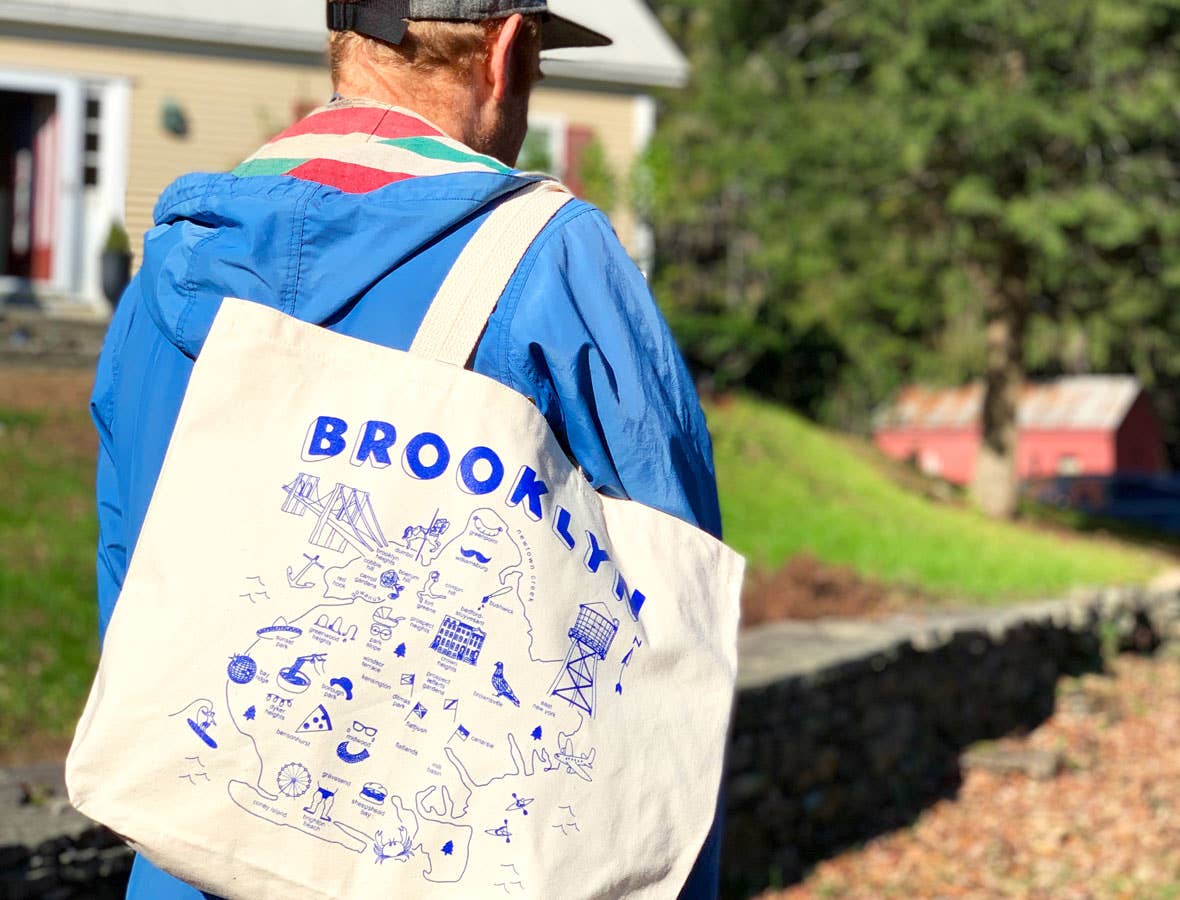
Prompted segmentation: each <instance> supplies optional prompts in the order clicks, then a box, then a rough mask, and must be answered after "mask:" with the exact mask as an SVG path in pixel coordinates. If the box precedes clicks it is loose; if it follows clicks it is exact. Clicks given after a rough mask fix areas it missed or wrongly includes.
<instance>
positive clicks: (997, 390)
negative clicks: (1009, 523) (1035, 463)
mask: <svg viewBox="0 0 1180 900" xmlns="http://www.w3.org/2000/svg"><path fill="white" fill-rule="evenodd" d="M1026 272H1027V269H1026V266H1024V265H1023V258H1022V257H1021V255H1020V254H1019V253H1015V254H1012V255H1011V256H1010V257H1009V258H1008V259H1006V260H1005V265H1004V266H1003V267H1002V274H1001V276H1000V278H999V280H998V283H996V281H995V280H993V279H992V278H990V277H989V276H988V275H987V274H985V273H984V272H983V271H982V270H981V269H979V268H976V269H975V271H974V272H973V273H972V280H973V281H974V282H975V283H976V287H977V288H979V289H981V291H982V292H983V295H984V298H985V303H986V309H987V328H986V334H985V340H986V342H987V363H986V365H987V369H986V372H985V373H984V388H983V408H982V410H981V422H980V425H981V430H982V434H981V437H982V440H981V442H980V445H979V457H978V459H977V461H976V465H975V478H974V481H973V483H972V486H971V492H972V495H973V496H974V498H975V502H976V503H977V504H978V506H979V508H980V509H981V510H982V511H983V513H984V515H987V516H990V517H991V518H994V519H1011V518H1014V517H1015V515H1016V510H1017V505H1018V501H1019V484H1018V481H1017V473H1016V443H1017V437H1018V423H1017V419H1016V416H1017V411H1018V408H1019V404H1020V394H1021V390H1022V388H1023V387H1024V332H1025V325H1026V324H1027V321H1028V298H1027V294H1026V289H1025V275H1026Z"/></svg>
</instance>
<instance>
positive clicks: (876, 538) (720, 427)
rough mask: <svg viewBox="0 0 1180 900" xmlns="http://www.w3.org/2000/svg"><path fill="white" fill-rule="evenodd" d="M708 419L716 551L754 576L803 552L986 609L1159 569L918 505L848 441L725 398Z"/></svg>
mask: <svg viewBox="0 0 1180 900" xmlns="http://www.w3.org/2000/svg"><path fill="white" fill-rule="evenodd" d="M708 416H709V426H710V429H711V431H712V433H713V439H714V450H715V456H716V461H717V477H718V482H719V485H720V491H721V505H722V513H723V516H724V520H725V530H726V540H727V541H728V542H729V543H730V544H732V545H733V546H734V547H736V548H737V549H738V550H739V551H741V552H742V553H744V554H746V555H747V556H748V557H749V558H750V562H751V564H753V565H755V566H759V567H763V568H772V567H777V566H778V565H781V564H782V563H783V562H785V561H786V560H787V559H788V558H790V557H791V556H792V555H794V554H796V553H799V552H802V551H806V552H808V553H810V554H811V555H813V556H815V557H816V558H818V559H820V560H821V561H823V562H826V563H837V564H845V565H849V566H851V567H852V568H854V569H855V570H856V571H857V572H859V573H860V574H862V575H864V576H866V577H870V578H873V579H876V580H879V581H882V582H885V583H887V584H904V585H908V586H911V587H916V588H919V589H920V590H923V591H926V592H929V593H931V594H935V595H937V596H945V597H948V598H953V599H971V600H978V601H984V602H995V601H1003V600H1010V599H1016V598H1028V597H1045V596H1050V595H1054V594H1058V593H1061V592H1063V591H1066V590H1068V589H1069V588H1071V587H1074V586H1079V585H1107V584H1118V583H1134V582H1142V581H1145V580H1147V579H1148V578H1150V577H1151V575H1152V574H1154V573H1156V572H1158V571H1159V570H1160V569H1161V568H1162V567H1164V566H1165V565H1167V563H1168V560H1167V559H1166V558H1165V557H1163V556H1162V555H1160V554H1158V553H1155V552H1151V551H1148V550H1144V549H1139V548H1137V547H1135V546H1133V545H1128V544H1122V543H1118V542H1115V541H1113V540H1108V539H1103V538H1095V537H1084V536H1075V535H1068V534H1065V533H1064V532H1060V531H1058V532H1051V531H1047V530H1044V529H1039V528H1035V527H1031V526H1027V525H1017V524H1008V523H997V522H991V521H988V520H987V519H985V518H983V517H982V516H980V515H978V514H977V513H975V512H973V511H971V510H969V509H967V508H965V507H964V506H963V505H959V504H953V503H939V502H936V501H933V500H929V499H926V498H924V497H923V496H921V495H920V494H919V493H915V492H912V491H908V490H906V489H904V488H903V487H901V486H900V485H899V484H898V483H897V481H896V480H894V479H891V478H889V477H888V476H887V474H886V472H885V467H884V466H883V465H881V464H879V463H878V462H876V461H875V460H873V458H872V455H871V453H868V452H866V450H865V448H864V447H863V446H858V445H857V443H856V442H855V441H854V440H853V439H851V438H845V437H843V436H840V435H835V434H832V433H830V432H827V431H825V430H823V429H821V428H817V427H816V426H815V425H812V424H810V423H808V422H807V421H805V420H804V419H801V418H800V417H798V416H796V415H793V414H791V413H789V412H786V411H784V410H782V409H780V408H778V407H774V406H771V405H768V404H765V403H760V402H757V401H755V400H752V399H746V398H736V399H734V400H732V401H728V402H726V403H723V404H720V405H713V406H710V407H709V408H708Z"/></svg>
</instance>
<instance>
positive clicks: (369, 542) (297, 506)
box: [283, 472, 389, 552]
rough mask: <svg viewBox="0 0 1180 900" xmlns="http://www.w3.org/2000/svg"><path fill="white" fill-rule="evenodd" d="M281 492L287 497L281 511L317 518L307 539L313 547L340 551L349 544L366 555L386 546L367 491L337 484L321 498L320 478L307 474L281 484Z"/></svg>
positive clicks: (386, 543)
mask: <svg viewBox="0 0 1180 900" xmlns="http://www.w3.org/2000/svg"><path fill="white" fill-rule="evenodd" d="M283 490H284V491H285V492H286V494H287V499H286V500H284V501H283V512H285V513H287V514H288V515H292V516H303V515H305V514H306V513H308V512H310V513H312V514H313V515H314V516H315V517H316V523H315V526H314V527H313V528H312V531H311V537H310V538H309V540H310V542H311V543H312V544H313V545H314V546H316V547H323V548H324V549H325V550H337V551H339V550H343V549H344V548H345V547H347V546H348V545H350V544H351V545H352V546H353V547H355V548H356V549H357V550H360V551H367V552H372V551H374V550H377V549H379V548H381V547H385V546H388V544H389V541H387V540H386V539H385V534H384V532H383V531H382V530H381V525H380V523H378V521H377V513H376V512H375V511H374V510H373V501H372V500H371V499H370V498H369V492H368V491H362V490H358V489H357V488H354V487H349V486H348V485H346V484H337V485H336V487H335V488H334V489H333V490H332V493H331V494H329V495H328V497H327V499H324V498H323V497H321V495H320V479H319V476H318V475H308V474H307V473H306V472H301V473H300V474H299V475H298V476H296V478H295V480H294V481H292V482H291V483H290V484H285V485H283Z"/></svg>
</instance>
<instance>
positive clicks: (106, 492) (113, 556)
mask: <svg viewBox="0 0 1180 900" xmlns="http://www.w3.org/2000/svg"><path fill="white" fill-rule="evenodd" d="M138 283H139V278H138V277H136V278H135V279H133V280H132V282H131V285H129V286H128V288H127V290H126V291H125V292H124V294H123V301H122V302H121V303H120V304H119V306H118V307H117V308H116V310H115V315H114V316H113V318H112V319H111V324H110V327H109V328H108V329H107V336H106V340H105V341H104V342H103V349H102V354H101V355H100V356H99V359H98V368H97V370H96V372H95V376H94V391H93V393H92V394H91V396H90V417H91V419H92V420H93V422H94V427H95V429H96V430H97V431H98V459H97V460H96V471H95V500H96V502H97V507H98V558H97V575H98V634H99V640H100V641H101V640H102V638H103V637H104V636H105V635H106V631H107V626H108V625H109V624H110V621H111V614H112V613H113V612H114V611H115V601H116V600H118V599H119V591H121V590H122V588H123V579H124V578H125V577H126V575H127V538H126V534H125V528H124V509H125V496H124V492H123V490H122V488H121V487H120V480H119V475H118V468H117V466H116V463H115V460H116V458H117V453H116V450H115V436H114V414H115V395H116V382H117V379H118V370H119V355H120V351H121V349H122V345H123V342H124V339H125V337H126V332H127V326H128V324H129V322H130V319H131V306H132V304H131V302H130V301H129V300H128V297H129V296H130V294H131V292H132V290H133V289H134V290H138Z"/></svg>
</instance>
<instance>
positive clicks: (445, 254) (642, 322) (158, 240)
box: [91, 172, 720, 900]
mask: <svg viewBox="0 0 1180 900" xmlns="http://www.w3.org/2000/svg"><path fill="white" fill-rule="evenodd" d="M522 184H523V176H520V175H519V174H516V173H510V174H501V173H496V172H465V173H452V174H446V175H438V176H431V177H419V178H413V179H410V180H406V181H401V182H398V183H395V184H391V185H389V186H387V187H384V188H381V189H380V190H376V191H373V192H370V193H365V194H350V193H346V192H343V191H340V190H338V189H336V188H332V187H327V186H324V185H322V184H318V183H315V182H311V181H303V180H299V179H297V178H292V177H289V176H269V175H268V176H255V177H249V178H242V177H237V176H235V175H231V174H195V175H189V176H186V177H183V178H181V179H180V180H178V181H177V182H175V183H174V184H173V185H172V186H171V187H169V188H168V189H167V190H166V191H165V192H164V194H163V195H162V196H161V198H160V200H159V202H158V204H157V206H156V210H155V221H156V226H155V227H154V228H153V229H152V230H151V231H149V232H148V234H147V236H146V238H145V241H144V256H143V264H142V267H141V269H140V271H139V273H138V274H137V275H136V277H135V278H134V280H133V281H132V283H131V284H130V286H129V287H128V289H127V291H126V293H125V295H124V298H123V300H122V302H121V303H120V304H119V307H118V309H117V312H116V314H115V316H114V319H113V321H112V323H111V326H110V330H109V333H108V336H107V340H106V344H105V347H104V349H103V352H102V356H101V359H100V361H99V366H98V372H97V379H96V384H95V388H94V394H93V397H92V401H91V409H92V415H93V418H94V421H95V424H96V426H97V428H98V432H99V437H100V449H99V460H98V476H97V478H98V484H97V491H98V510H99V526H100V538H99V548H98V587H99V612H100V628H101V630H102V632H103V633H105V631H106V628H107V625H108V624H109V622H110V618H111V614H112V612H113V610H114V607H115V603H116V600H117V598H118V595H119V590H120V587H121V585H122V583H123V579H124V577H125V575H126V572H127V564H128V561H129V559H130V556H131V554H132V552H133V551H134V549H135V544H136V540H137V538H138V535H139V531H140V528H141V526H142V524H143V520H144V515H145V513H146V511H147V507H148V503H149V501H150V499H151V496H152V491H153V488H154V486H155V483H156V479H157V477H158V475H159V472H160V467H161V464H162V462H163V459H164V453H165V450H166V448H167V446H168V441H169V438H170V436H171V433H172V429H173V426H174V424H175V421H176V417H177V413H178V411H179V408H180V404H181V401H182V399H183V396H184V392H185V387H186V385H187V383H188V378H189V374H190V372H191V371H192V366H193V360H194V359H195V358H196V357H197V355H198V354H199V353H200V352H201V346H202V343H203V342H204V340H205V337H206V335H207V334H208V331H209V327H210V325H211V323H212V321H213V318H214V316H215V315H216V313H217V310H218V308H219V305H220V302H221V300H222V298H223V297H226V296H236V297H241V298H244V299H248V300H252V301H254V302H257V303H262V304H265V305H267V306H271V307H274V308H275V309H278V310H281V311H282V312H285V313H288V314H290V315H292V316H296V317H298V318H300V319H302V320H305V321H307V322H313V323H316V324H318V325H321V326H323V327H325V328H329V329H331V330H333V331H337V332H340V333H342V334H347V335H351V336H353V337H357V338H361V339H364V340H367V341H372V342H374V343H378V344H383V345H385V346H388V347H393V348H397V349H403V350H404V349H406V348H408V347H409V345H410V343H411V341H412V339H413V336H414V334H415V332H416V330H417V328H418V325H419V324H420V323H421V321H422V319H423V317H424V315H425V312H426V309H427V307H428V305H429V303H430V300H431V298H432V297H433V296H434V294H435V292H436V291H437V289H438V287H439V286H440V284H441V283H442V280H443V278H444V277H445V276H446V274H447V272H448V271H449V269H450V266H451V265H452V263H453V262H454V260H455V259H456V258H457V256H458V254H459V252H460V250H461V249H462V248H463V247H464V246H465V245H466V243H467V241H468V240H469V238H470V237H471V235H472V234H473V233H474V231H475V229H477V228H478V227H479V225H480V224H481V223H482V222H483V221H484V219H485V218H486V217H487V215H488V214H489V212H490V211H491V209H493V208H494V207H495V205H496V204H497V202H498V201H499V200H501V199H503V198H504V197H505V196H506V195H508V194H509V193H511V192H513V191H514V190H516V189H518V188H519V187H521V186H522ZM473 368H474V369H475V371H477V372H480V373H482V374H484V375H487V376H489V377H491V378H494V379H496V380H497V381H500V382H502V383H503V384H505V385H508V386H509V387H511V388H513V389H515V390H516V391H518V392H519V393H521V394H523V395H525V396H527V397H529V398H531V399H532V400H533V401H534V402H535V403H536V405H537V407H538V408H539V409H540V411H541V412H542V413H543V414H544V415H545V417H546V419H547V420H548V422H549V423H550V425H551V427H552V428H553V430H554V432H555V434H556V435H557V436H558V438H559V440H560V441H561V442H562V444H563V446H564V447H565V448H566V449H567V450H568V451H569V453H570V454H571V456H572V457H573V458H574V459H576V460H577V462H578V464H579V465H580V466H581V467H582V469H583V470H584V471H585V474H586V477H587V478H588V479H589V480H590V482H591V483H592V484H593V485H594V486H595V488H597V489H599V490H601V491H603V492H605V493H608V494H611V495H614V496H623V497H629V498H631V499H633V500H636V501H639V502H641V503H645V504H647V505H650V506H653V507H656V508H658V509H661V510H664V511H666V512H668V513H671V514H673V515H676V516H679V517H680V518H682V519H685V520H688V521H690V522H693V523H695V524H697V525H699V526H700V527H702V528H705V529H706V530H708V531H710V532H712V533H713V534H715V535H719V534H720V516H719V512H718V504H717V491H716V484H715V479H714V473H713V463H712V449H711V446H710V441H709V436H708V432H707V431H706V428H705V423H704V419H703V416H702V413H701V409H700V405H699V403H698V400H697V396H696V393H695V390H694V388H693V384H692V381H691V379H690V377H689V374H688V372H687V371H686V369H685V366H684V364H683V361H682V359H681V357H680V355H679V353H678V351H677V349H676V346H675V344H674V343H673V341H672V338H671V336H670V334H669V332H668V329H667V326H666V324H665V323H664V320H663V318H662V317H661V316H660V313H659V312H658V310H657V308H656V306H655V303H654V302H653V300H652V297H651V294H650V292H649V291H648V288H647V285H646V283H645V281H644V279H643V277H642V275H641V274H640V273H639V271H638V270H637V269H636V267H635V265H634V264H633V263H632V262H631V260H630V259H629V258H628V257H627V256H626V254H625V252H624V251H623V249H622V247H621V246H620V244H619V242H618V240H617V238H616V237H615V235H614V232H613V231H612V229H611V227H610V225H609V223H608V221H607V220H606V218H605V217H604V216H603V215H602V214H601V213H600V212H599V211H597V210H596V209H594V208H593V207H592V206H590V205H588V204H586V203H583V202H580V201H575V202H573V203H571V204H569V205H567V206H566V207H565V209H563V210H562V211H561V212H560V213H558V215H557V216H556V217H555V218H554V220H553V221H551V222H550V223H549V225H548V226H547V227H546V228H545V230H544V231H543V233H542V234H541V235H540V237H539V238H538V239H537V240H536V241H535V243H534V244H533V246H532V248H531V249H530V251H529V253H528V254H527V256H526V257H525V259H524V260H523V262H522V263H521V265H520V267H519V268H518V270H517V272H516V274H515V275H514V277H513V279H512V280H511V282H510V283H509V285H508V287H507V289H506V290H505V292H504V294H503V295H502V297H501V298H500V302H499V305H498V307H497V309H496V311H495V313H494V314H493V315H492V317H491V319H490V321H489V323H488V328H487V331H486V332H485V334H484V336H483V338H482V340H481V342H480V344H479V348H478V350H477V353H476V356H475V359H474V365H473ZM240 377H241V378H249V377H250V372H249V371H248V370H243V371H242V372H241V373H240ZM710 844H711V845H714V844H715V835H714V840H711V842H710ZM715 856H716V853H715V847H712V846H711V849H709V850H707V851H706V853H705V854H703V856H702V863H705V865H704V869H705V870H712V871H711V873H710V874H707V875H705V878H704V880H703V882H701V883H702V884H703V885H705V887H703V889H702V890H698V891H694V890H693V889H691V888H690V889H688V890H686V893H685V895H684V896H689V895H690V894H691V895H692V896H710V895H711V894H712V892H713V888H712V887H711V886H708V885H709V882H710V881H711V882H712V883H713V884H715V878H716V861H715ZM706 857H711V858H712V861H711V863H710V862H707V861H706ZM698 868H699V869H700V868H701V864H698ZM700 874H702V873H698V875H697V876H694V877H700ZM128 896H129V897H132V898H136V900H140V898H151V900H173V898H175V900H181V898H185V900H188V898H197V897H199V896H200V895H199V894H198V893H197V892H195V891H194V890H193V889H192V888H189V887H187V886H185V885H183V884H182V883H181V882H179V881H176V880H175V879H172V878H171V877H170V876H167V875H164V874H163V873H161V872H159V871H158V870H156V869H154V868H153V867H151V866H150V865H148V864H147V863H146V861H145V860H142V859H141V860H139V861H137V865H136V869H135V872H134V873H133V878H132V885H131V888H130V890H129V894H128Z"/></svg>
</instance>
